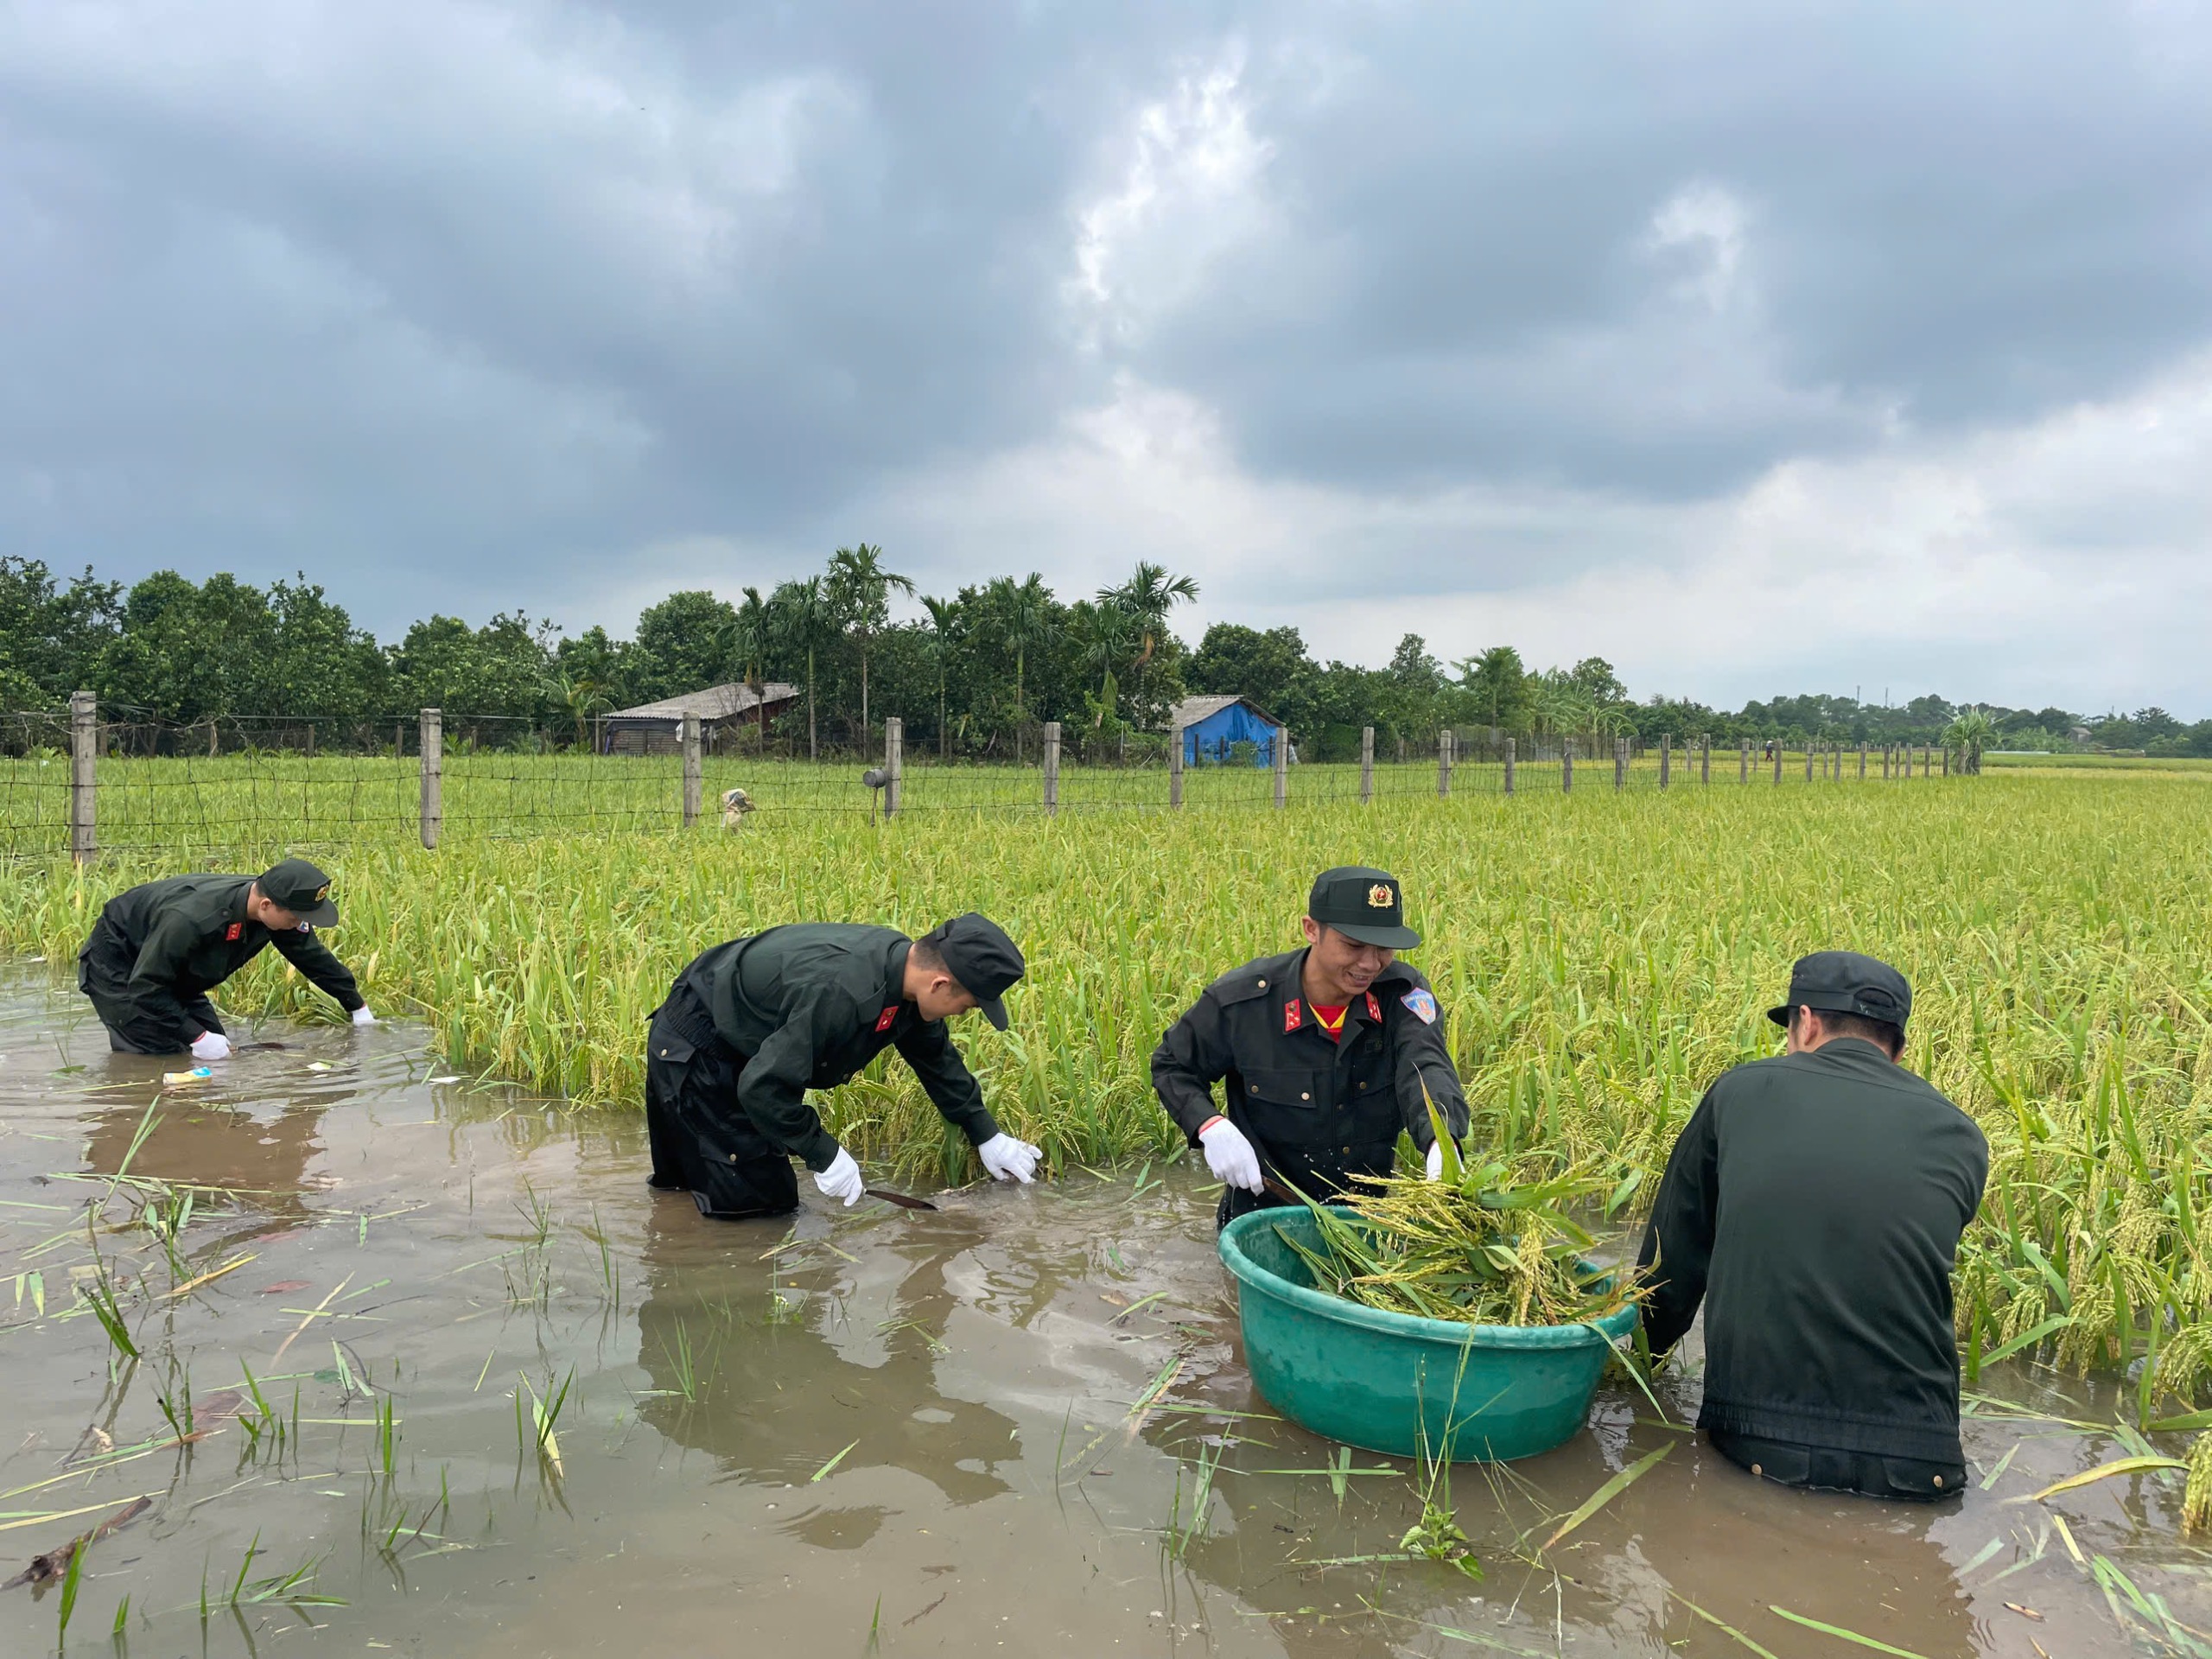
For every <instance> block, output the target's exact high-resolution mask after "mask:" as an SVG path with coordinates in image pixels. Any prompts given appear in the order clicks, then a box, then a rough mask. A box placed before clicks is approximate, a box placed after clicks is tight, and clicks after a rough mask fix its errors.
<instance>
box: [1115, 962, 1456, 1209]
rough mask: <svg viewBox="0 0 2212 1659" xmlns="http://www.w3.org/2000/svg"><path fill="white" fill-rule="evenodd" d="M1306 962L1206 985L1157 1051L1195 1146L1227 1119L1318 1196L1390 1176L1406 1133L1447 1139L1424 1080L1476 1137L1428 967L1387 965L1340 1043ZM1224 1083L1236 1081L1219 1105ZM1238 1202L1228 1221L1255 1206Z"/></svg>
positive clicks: (1278, 1169) (1159, 1070)
mask: <svg viewBox="0 0 2212 1659" xmlns="http://www.w3.org/2000/svg"><path fill="white" fill-rule="evenodd" d="M1305 969H1306V951H1304V950H1294V951H1292V952H1290V953H1289V954H1288V955H1287V956H1280V957H1262V958H1261V959H1260V960H1259V961H1257V962H1248V963H1245V964H1244V965H1243V967H1242V968H1239V969H1236V971H1235V972H1233V973H1228V974H1224V975H1223V976H1221V977H1220V978H1219V979H1217V980H1216V981H1215V982H1213V983H1212V984H1211V985H1209V986H1207V987H1206V988H1205V992H1204V993H1203V994H1202V995H1200V996H1199V998H1198V1001H1197V1003H1196V1004H1195V1005H1194V1006H1193V1007H1192V1009H1191V1011H1190V1012H1189V1013H1187V1014H1185V1015H1184V1016H1183V1017H1182V1018H1181V1019H1180V1020H1177V1021H1176V1022H1175V1023H1174V1024H1173V1026H1171V1027H1168V1030H1167V1033H1166V1035H1165V1036H1163V1037H1162V1038H1161V1039H1160V1046H1159V1047H1158V1048H1157V1049H1155V1050H1154V1051H1153V1056H1152V1084H1153V1088H1154V1090H1156V1091H1157V1092H1158V1094H1159V1096H1160V1104H1161V1105H1162V1106H1164V1107H1165V1108H1166V1109H1167V1115H1168V1116H1170V1117H1173V1119H1174V1120H1175V1122H1176V1123H1177V1124H1178V1125H1179V1126H1180V1128H1182V1130H1183V1132H1184V1134H1185V1135H1188V1136H1189V1137H1190V1141H1191V1144H1192V1146H1194V1147H1195V1146H1197V1145H1198V1129H1199V1128H1200V1127H1201V1126H1202V1125H1204V1124H1205V1122H1206V1121H1207V1120H1208V1119H1209V1118H1211V1117H1213V1116H1216V1115H1217V1114H1219V1115H1221V1116H1226V1117H1227V1118H1228V1119H1229V1121H1230V1122H1232V1123H1234V1124H1235V1125H1236V1127H1237V1128H1238V1129H1240V1130H1241V1131H1243V1135H1244V1136H1245V1138H1246V1139H1247V1140H1249V1141H1251V1142H1252V1144H1253V1145H1254V1146H1255V1147H1257V1148H1258V1149H1259V1154H1260V1160H1261V1163H1262V1166H1263V1167H1264V1168H1265V1169H1266V1170H1268V1172H1269V1173H1274V1174H1279V1175H1281V1176H1282V1177H1284V1178H1286V1179H1287V1180H1288V1181H1289V1182H1290V1184H1291V1185H1294V1186H1295V1187H1297V1188H1299V1189H1300V1190H1301V1191H1304V1192H1310V1193H1312V1194H1313V1195H1314V1196H1316V1197H1319V1196H1320V1195H1321V1194H1323V1193H1325V1192H1330V1191H1333V1190H1337V1189H1339V1188H1341V1187H1343V1186H1344V1183H1345V1182H1346V1180H1347V1179H1349V1178H1350V1177H1351V1176H1353V1175H1360V1174H1366V1175H1384V1174H1388V1173H1389V1171H1390V1167H1391V1160H1392V1156H1393V1154H1394V1153H1395V1149H1396V1147H1397V1143H1398V1132H1399V1130H1401V1129H1403V1130H1405V1131H1406V1132H1407V1133H1408V1134H1410V1135H1412V1136H1413V1138H1414V1145H1416V1146H1418V1147H1421V1149H1422V1150H1423V1151H1424V1152H1425V1151H1427V1148H1428V1147H1429V1144H1430V1142H1431V1141H1433V1139H1434V1138H1435V1137H1434V1135H1433V1133H1432V1132H1431V1130H1430V1128H1429V1122H1428V1107H1427V1102H1426V1101H1425V1100H1424V1098H1423V1096H1422V1091H1421V1085H1422V1084H1423V1083H1424V1082H1425V1083H1426V1084H1427V1092H1428V1095H1429V1096H1433V1098H1434V1100H1435V1102H1436V1108H1437V1110H1438V1111H1439V1112H1440V1113H1441V1114H1442V1115H1443V1116H1444V1117H1445V1121H1446V1123H1448V1124H1449V1125H1450V1127H1451V1130H1452V1135H1454V1136H1455V1137H1457V1136H1459V1135H1465V1133H1466V1132H1467V1099H1466V1096H1465V1093H1464V1092H1463V1091H1462V1090H1461V1089H1460V1087H1459V1074H1458V1072H1457V1071H1454V1070H1453V1069H1452V1057H1451V1055H1450V1053H1449V1052H1447V1051H1446V1048H1445V1046H1444V1027H1443V1025H1442V1015H1441V1014H1440V1013H1439V1012H1438V1011H1437V1008H1436V999H1435V997H1434V996H1433V995H1432V994H1431V993H1430V991H1429V988H1428V982H1427V980H1425V979H1423V978H1422V977H1421V975H1420V973H1419V972H1417V971H1416V970H1415V969H1413V968H1412V967H1410V966H1408V964H1407V963H1402V962H1395V963H1391V964H1390V966H1389V967H1388V968H1385V969H1383V971H1382V973H1380V974H1379V975H1377V976H1376V979H1375V982H1374V984H1373V985H1372V986H1371V987H1370V988H1369V990H1368V992H1367V994H1366V995H1364V996H1363V997H1355V998H1353V999H1352V1001H1351V1005H1350V1006H1349V1007H1346V1009H1345V1010H1344V1030H1343V1033H1342V1034H1341V1037H1340V1038H1339V1039H1334V1040H1332V1039H1331V1038H1330V1037H1329V1035H1328V1033H1325V1032H1324V1031H1323V1030H1322V1029H1321V1027H1320V1022H1319V1020H1316V1019H1315V1018H1314V1017H1313V1010H1312V1009H1311V1008H1310V1007H1306V1003H1305V1001H1304V998H1305V991H1304V989H1303V977H1304V974H1305ZM1423 1009H1425V1010H1426V1011H1427V1012H1428V1013H1429V1014H1432V1015H1433V1016H1434V1018H1433V1020H1424V1019H1423V1018H1422V1017H1421V1012H1419V1011H1417V1010H1423ZM1217 1083H1222V1084H1225V1096H1226V1097H1225V1099H1224V1102H1223V1103H1222V1104H1221V1105H1219V1106H1217V1105H1216V1104H1215V1103H1214V1098H1213V1086H1214V1084H1217ZM1243 1207H1249V1206H1246V1205H1243V1204H1242V1203H1241V1202H1240V1201H1238V1199H1237V1195H1236V1194H1235V1193H1231V1194H1230V1202H1229V1203H1228V1204H1226V1205H1224V1219H1225V1218H1226V1215H1227V1213H1229V1212H1231V1211H1236V1210H1237V1209H1240V1208H1243Z"/></svg>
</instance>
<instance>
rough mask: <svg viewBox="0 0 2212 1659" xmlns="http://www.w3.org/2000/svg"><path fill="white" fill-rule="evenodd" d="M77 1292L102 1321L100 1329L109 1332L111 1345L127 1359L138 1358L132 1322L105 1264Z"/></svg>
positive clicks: (93, 1313)
mask: <svg viewBox="0 0 2212 1659" xmlns="http://www.w3.org/2000/svg"><path fill="white" fill-rule="evenodd" d="M77 1294H79V1296H81V1297H83V1298H84V1299H85V1305H86V1306H87V1307H89V1308H91V1309H92V1317H93V1318H94V1319H98V1320H99V1322H100V1329H101V1330H103V1331H105V1332H107V1339H108V1343H109V1345H110V1346H111V1347H112V1348H113V1349H114V1350H115V1351H116V1352H117V1353H118V1354H120V1355H122V1356H123V1357H124V1358H125V1359H137V1357H139V1356H138V1344H137V1342H136V1341H134V1340H133V1339H132V1338H131V1335H130V1322H129V1321H128V1320H127V1319H124V1317H123V1309H122V1308H121V1307H120V1306H118V1304H117V1302H116V1300H115V1286H114V1285H113V1283H112V1282H111V1281H110V1280H109V1279H108V1276H107V1270H106V1268H105V1266H103V1267H102V1268H101V1269H100V1271H99V1275H98V1276H97V1277H96V1278H95V1279H94V1280H93V1281H92V1283H91V1284H89V1285H79V1287H77Z"/></svg>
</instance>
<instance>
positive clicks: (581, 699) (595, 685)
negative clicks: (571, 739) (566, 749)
mask: <svg viewBox="0 0 2212 1659" xmlns="http://www.w3.org/2000/svg"><path fill="white" fill-rule="evenodd" d="M553 693H554V695H555V696H557V697H559V698H560V699H561V701H562V702H563V704H565V705H566V706H567V708H568V710H569V717H570V718H571V719H573V720H574V721H575V722H576V747H577V749H578V750H579V751H582V749H583V748H585V747H587V746H588V743H589V741H590V740H589V739H588V737H587V736H586V735H585V731H586V728H587V727H588V725H589V723H590V721H591V717H592V716H593V715H595V714H597V713H598V712H599V711H600V710H601V709H604V708H606V707H607V688H606V687H605V686H603V685H601V683H599V682H598V681H597V680H595V679H594V678H592V677H591V676H590V675H588V674H563V675H561V676H560V677H558V678H556V680H555V681H554V682H553Z"/></svg>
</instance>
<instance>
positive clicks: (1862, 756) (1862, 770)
mask: <svg viewBox="0 0 2212 1659" xmlns="http://www.w3.org/2000/svg"><path fill="white" fill-rule="evenodd" d="M1859 782H1860V783H1862V784H1863V783H1865V782H1866V739H1865V738H1863V737H1862V738H1860V739H1859Z"/></svg>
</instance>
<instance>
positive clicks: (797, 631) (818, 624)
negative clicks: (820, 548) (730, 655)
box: [768, 576, 833, 760]
mask: <svg viewBox="0 0 2212 1659" xmlns="http://www.w3.org/2000/svg"><path fill="white" fill-rule="evenodd" d="M768 609H769V612H770V613H771V614H772V616H773V617H774V619H775V634H776V639H777V641H778V643H779V644H780V645H783V646H784V648H785V650H787V651H789V652H791V654H792V655H793V656H797V655H798V654H799V653H800V652H805V653H806V758H807V759H808V760H818V759H820V758H821V752H820V749H819V747H817V742H816V739H815V727H814V653H815V652H817V651H818V650H819V649H821V646H822V643H823V639H824V638H825V637H826V636H827V635H828V634H829V631H830V625H831V622H832V620H833V616H832V613H831V611H830V608H829V594H828V593H827V591H825V589H824V588H823V581H822V578H821V577H819V576H809V577H808V578H807V579H806V580H805V581H804V582H784V583H781V584H779V586H778V588H776V591H775V593H774V594H772V596H771V597H770V599H769V601H768Z"/></svg>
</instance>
